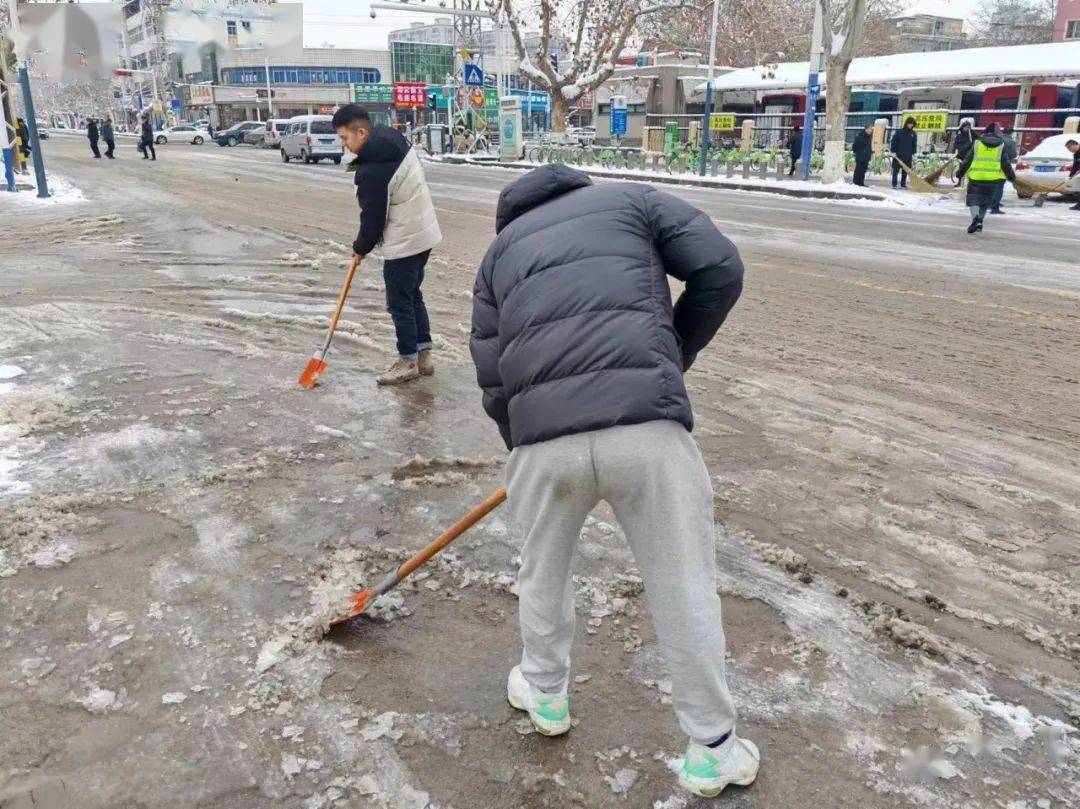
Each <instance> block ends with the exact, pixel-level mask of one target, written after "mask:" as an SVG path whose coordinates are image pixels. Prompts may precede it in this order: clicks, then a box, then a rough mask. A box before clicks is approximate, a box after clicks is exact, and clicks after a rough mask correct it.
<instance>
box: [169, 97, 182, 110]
mask: <svg viewBox="0 0 1080 809" xmlns="http://www.w3.org/2000/svg"><path fill="white" fill-rule="evenodd" d="M169 106H170V107H171V108H172V109H173V110H175V111H177V112H179V111H180V99H179V98H174V99H173V100H172V101H171V102H169Z"/></svg>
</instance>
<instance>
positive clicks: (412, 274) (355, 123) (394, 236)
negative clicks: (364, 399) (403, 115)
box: [333, 104, 442, 385]
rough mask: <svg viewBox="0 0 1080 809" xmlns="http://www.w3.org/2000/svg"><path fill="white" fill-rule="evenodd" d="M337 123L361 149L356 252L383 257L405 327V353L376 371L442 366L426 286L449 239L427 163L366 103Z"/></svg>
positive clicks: (401, 339) (383, 379) (401, 372)
mask: <svg viewBox="0 0 1080 809" xmlns="http://www.w3.org/2000/svg"><path fill="white" fill-rule="evenodd" d="M333 126H334V129H335V130H336V131H337V133H338V136H339V137H340V138H341V140H342V142H343V143H344V144H345V148H346V149H348V150H349V151H350V152H352V153H353V154H355V155H356V159H355V160H354V161H353V162H352V163H351V164H350V165H349V169H350V170H351V171H354V172H355V173H356V180H355V182H356V199H357V202H359V203H360V232H359V233H357V235H356V239H355V241H353V253H355V254H356V255H357V256H359V257H360V258H363V257H364V256H366V255H368V254H372V253H374V254H375V255H378V256H381V257H382V258H383V260H384V262H383V279H384V280H385V282H386V310H387V311H388V312H389V313H390V317H391V318H392V319H393V321H394V330H395V332H396V333H397V350H398V359H397V360H396V361H395V362H394V364H393V365H391V366H390V367H389V368H387V369H386V370H385V371H384V372H383V373H381V374H379V376H378V377H376V381H377V382H378V383H379V384H380V385H400V384H402V383H404V382H410V381H412V380H414V379H417V378H418V377H420V376H421V375H423V376H430V375H431V374H433V373H435V366H434V364H433V363H432V360H431V324H430V322H429V320H428V313H427V308H426V307H425V306H424V296H423V293H422V292H421V291H420V286H421V284H423V282H424V266H425V265H426V264H427V260H428V256H429V255H430V254H431V250H432V248H433V247H435V246H436V245H437V244H439V242H441V241H442V233H441V232H440V231H439V222H438V220H437V219H436V217H435V206H434V205H432V203H431V194H430V193H429V191H428V187H427V181H426V180H425V179H424V170H423V168H421V166H420V160H419V158H418V157H417V156H416V152H415V151H414V150H413V149H412V148H411V147H410V146H409V142H408V141H407V140H405V138H404V136H403V135H402V134H401V133H400V132H398V131H397V130H395V129H392V128H391V127H388V126H381V125H379V126H376V125H375V124H373V123H372V121H371V117H370V116H369V115H368V113H367V111H366V110H364V108H363V107H361V106H359V105H357V104H346V105H345V106H343V107H341V108H340V109H339V110H338V111H337V112H336V113H334V121H333Z"/></svg>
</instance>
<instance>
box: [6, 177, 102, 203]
mask: <svg viewBox="0 0 1080 809" xmlns="http://www.w3.org/2000/svg"><path fill="white" fill-rule="evenodd" d="M17 181H18V182H19V183H23V182H28V183H29V184H30V185H31V186H32V187H33V188H32V189H31V190H28V191H18V192H16V193H10V192H0V193H2V194H3V196H0V200H2V201H4V202H12V203H14V204H15V205H27V206H29V205H70V204H72V203H77V202H85V201H86V197H84V196H83V192H82V191H80V190H79V189H78V188H76V187H75V186H74V185H73V184H72V183H71V182H70V181H69V180H67V179H65V178H64V177H59V176H57V175H55V174H50V175H48V183H49V196H48V197H45V198H44V199H42V198H41V197H39V196H38V195H37V178H36V177H35V176H34V173H33V172H31V173H30V174H28V175H19V176H18V178H17Z"/></svg>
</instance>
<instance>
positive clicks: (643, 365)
mask: <svg viewBox="0 0 1080 809" xmlns="http://www.w3.org/2000/svg"><path fill="white" fill-rule="evenodd" d="M495 231H496V233H497V234H498V235H497V237H496V239H495V241H494V243H493V244H492V245H491V246H490V248H489V249H488V251H487V255H486V256H485V257H484V260H483V262H482V263H481V265H480V270H479V272H478V274H477V277H476V284H475V287H474V290H473V319H472V335H471V340H470V349H471V351H472V357H473V361H474V362H475V364H476V369H477V379H478V381H479V384H480V387H481V388H482V389H483V404H484V409H485V410H486V411H487V414H488V415H489V416H490V417H491V418H492V419H493V420H494V421H495V423H496V424H497V425H498V428H499V431H500V433H501V434H502V437H503V440H504V441H505V443H506V446H507V447H508V448H509V449H511V450H512V452H511V455H510V461H509V464H508V466H507V472H506V478H507V491H508V503H509V506H510V509H511V510H512V516H513V519H514V520H515V522H516V523H517V524H519V525H520V526H521V528H522V529H523V531H524V539H525V542H524V545H523V547H522V549H521V562H522V564H521V568H520V570H519V573H518V588H519V595H518V603H519V618H520V622H521V637H522V642H523V651H522V656H521V663H520V665H518V666H515V667H514V668H513V669H512V670H511V672H510V676H509V680H508V682H507V698H508V700H509V702H510V704H511V705H512V706H513V707H515V708H518V709H520V710H523V711H527V712H528V714H529V718H530V720H531V721H532V724H533V726H534V727H535V728H536V729H537V730H538V731H540V732H541V733H543V734H546V735H550V736H555V735H559V734H562V733H565V732H567V731H568V730H569V729H570V727H571V719H570V704H569V696H568V693H567V683H568V680H569V675H570V648H571V645H572V641H573V637H574V588H573V579H572V574H573V561H574V556H575V546H576V544H577V541H578V535H579V533H580V531H581V527H582V524H583V522H584V520H585V517H586V516H587V515H588V513H589V512H590V511H591V510H592V508H593V507H594V506H595V505H596V504H597V502H599V501H600V500H605V501H607V502H608V503H609V504H610V505H611V507H612V508H613V509H614V510H615V514H616V516H617V517H618V520H619V523H620V525H621V526H622V528H623V529H624V531H625V532H626V536H627V539H628V540H629V543H630V546H631V548H632V550H633V553H634V559H635V562H636V565H637V568H638V570H640V571H641V575H642V577H643V579H644V583H645V591H646V592H647V593H648V600H649V608H650V610H651V611H652V616H653V623H654V625H655V627H656V633H657V636H658V637H659V640H660V646H661V649H662V652H663V654H664V657H665V659H666V663H667V666H668V668H669V670H670V671H671V679H672V687H673V691H672V701H673V704H674V708H675V713H676V716H677V718H678V720H679V724H680V726H681V728H682V730H683V732H684V733H686V734H687V736H689V742H688V745H687V749H686V756H685V759H684V762H683V765H682V769H681V772H680V776H679V779H680V782H681V783H682V785H683V786H684V787H686V788H687V789H689V790H690V791H692V792H694V793H695V794H697V795H703V796H709V797H712V796H715V795H717V794H719V793H720V791H721V790H723V789H724V787H726V786H727V785H728V784H733V783H734V784H741V785H748V784H750V783H751V782H753V780H754V778H755V777H756V775H757V771H758V763H759V760H760V755H759V753H758V750H757V748H756V747H755V746H754V744H753V742H750V741H748V740H746V739H743V738H740V737H739V736H737V735H736V727H735V724H736V714H735V707H734V705H733V704H732V700H731V696H730V694H729V692H728V686H727V682H726V675H725V670H724V631H723V628H722V625H721V620H720V598H719V596H718V595H717V593H716V546H715V543H716V534H715V529H714V523H713V508H714V506H713V495H712V488H711V485H710V482H709V472H708V470H707V469H706V467H705V464H704V462H703V461H702V458H701V454H700V453H699V451H698V448H697V445H696V444H695V443H694V440H693V438H692V437H691V435H690V430H691V428H692V426H693V415H692V413H691V408H690V400H689V398H688V396H687V392H686V386H685V384H684V382H683V374H684V372H686V371H687V370H688V369H689V368H690V367H691V365H692V364H693V362H694V360H695V358H696V357H697V355H698V353H699V352H700V351H702V350H703V349H704V348H705V347H706V345H708V343H709V342H710V341H711V340H712V338H713V336H714V335H715V334H716V331H717V330H718V329H719V328H720V326H721V324H722V323H723V322H724V319H725V318H726V317H727V314H728V312H729V311H730V310H731V308H732V307H733V306H734V305H735V302H736V301H737V300H738V298H739V295H740V293H741V291H742V277H743V265H742V262H741V260H740V258H739V253H738V250H736V248H735V246H734V245H733V244H732V243H731V242H730V241H728V240H727V239H726V238H724V236H723V235H722V234H721V233H720V231H718V230H717V229H716V226H715V225H713V223H712V221H711V220H710V219H709V217H708V215H707V214H705V213H704V212H702V211H700V210H698V209H696V208H694V207H692V206H691V205H689V204H687V203H686V202H684V201H683V200H681V199H679V198H678V197H674V196H671V195H669V194H665V193H662V192H659V191H656V190H655V189H653V188H651V187H649V186H646V185H638V184H627V183H617V184H613V183H604V184H603V185H593V184H592V181H591V180H590V179H589V178H588V177H587V176H585V175H584V174H582V173H580V172H578V171H576V170H574V169H572V168H569V167H568V166H564V165H558V164H556V165H547V166H542V167H541V168H538V169H536V170H534V171H532V172H530V173H528V174H526V175H525V176H523V177H522V178H521V179H519V180H517V181H516V182H514V183H513V184H511V185H509V186H507V187H506V188H504V189H503V191H502V193H501V194H500V195H499V202H498V206H497V209H496V216H495ZM668 276H672V277H674V278H677V279H678V280H680V281H682V282H684V283H685V290H684V292H683V293H682V295H681V296H680V298H679V300H678V302H677V303H676V304H675V305H674V307H672V303H671V297H670V293H669V287H668Z"/></svg>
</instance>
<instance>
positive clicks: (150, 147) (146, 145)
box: [139, 140, 157, 160]
mask: <svg viewBox="0 0 1080 809" xmlns="http://www.w3.org/2000/svg"><path fill="white" fill-rule="evenodd" d="M139 151H140V152H142V156H143V157H144V158H145V157H146V154H147V152H149V153H150V157H151V158H152V159H154V160H157V152H155V151H154V142H153V141H152V140H144V141H142V142H141V143H140V144H139Z"/></svg>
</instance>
